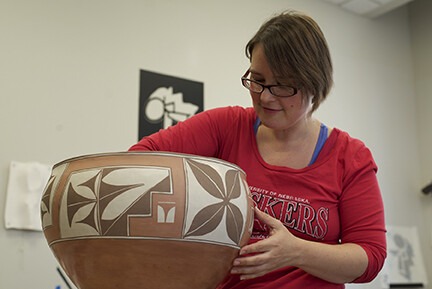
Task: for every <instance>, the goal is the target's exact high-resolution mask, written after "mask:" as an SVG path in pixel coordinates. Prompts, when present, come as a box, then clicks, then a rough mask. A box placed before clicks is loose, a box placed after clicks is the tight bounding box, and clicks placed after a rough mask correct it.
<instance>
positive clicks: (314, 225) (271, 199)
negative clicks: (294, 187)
mask: <svg viewBox="0 0 432 289" xmlns="http://www.w3.org/2000/svg"><path fill="white" fill-rule="evenodd" d="M251 194H252V199H253V201H254V202H255V204H256V205H257V207H258V209H260V210H261V211H263V212H265V213H267V214H269V215H270V216H272V217H274V218H276V219H278V220H279V221H281V222H282V223H283V224H284V225H285V226H286V227H288V228H290V229H293V230H296V231H298V232H301V233H303V234H307V235H308V236H310V237H313V238H316V239H323V238H324V237H325V236H326V234H327V230H328V227H327V221H328V219H329V210H328V208H323V207H321V208H318V209H316V208H314V207H313V206H312V205H311V204H309V201H308V200H306V199H298V198H294V197H286V198H280V197H279V196H280V194H279V195H278V197H276V196H269V195H265V194H262V193H261V192H257V191H251ZM254 227H255V229H256V230H258V231H261V232H262V231H267V228H266V226H265V225H264V224H262V223H261V222H260V221H258V220H255V224H254Z"/></svg>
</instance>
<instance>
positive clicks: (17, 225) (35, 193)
mask: <svg viewBox="0 0 432 289" xmlns="http://www.w3.org/2000/svg"><path fill="white" fill-rule="evenodd" d="M51 169H52V166H49V165H45V164H40V163H37V162H31V163H20V162H15V161H12V162H11V164H10V169H9V180H8V186H7V192H6V208H5V227H6V229H23V230H35V231H42V223H41V217H40V202H41V198H42V194H43V191H44V189H45V185H46V184H47V183H48V179H49V177H50V176H51Z"/></svg>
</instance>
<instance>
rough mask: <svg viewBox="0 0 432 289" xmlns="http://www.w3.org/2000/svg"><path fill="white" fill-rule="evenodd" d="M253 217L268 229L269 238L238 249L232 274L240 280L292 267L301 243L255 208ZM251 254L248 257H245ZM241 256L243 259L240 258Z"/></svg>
mask: <svg viewBox="0 0 432 289" xmlns="http://www.w3.org/2000/svg"><path fill="white" fill-rule="evenodd" d="M255 216H256V217H257V218H258V219H259V220H260V221H261V222H263V223H264V224H265V225H267V227H268V228H269V234H270V237H268V238H267V239H264V240H261V241H258V242H256V243H254V244H250V245H246V246H244V247H243V248H241V249H240V257H238V258H236V259H235V260H234V262H233V268H232V270H231V273H232V274H240V279H242V280H245V279H252V278H255V277H259V276H262V275H265V274H267V273H269V272H271V271H274V270H276V269H279V268H282V267H286V266H293V264H294V263H295V259H296V258H297V257H298V253H297V250H296V247H297V246H298V245H299V242H301V240H300V239H298V238H297V237H295V236H294V235H293V234H291V232H289V231H288V229H287V228H285V226H284V225H283V224H282V223H281V222H280V221H279V220H277V219H275V218H272V217H271V216H269V215H267V214H266V213H263V212H261V211H260V210H258V209H257V208H256V207H255ZM248 254H252V255H249V256H245V255H248ZM242 256H243V257H242Z"/></svg>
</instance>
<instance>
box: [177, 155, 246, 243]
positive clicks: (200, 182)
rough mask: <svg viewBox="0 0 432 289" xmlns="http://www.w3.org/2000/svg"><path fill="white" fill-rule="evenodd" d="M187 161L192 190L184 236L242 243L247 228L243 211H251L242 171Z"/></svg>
mask: <svg viewBox="0 0 432 289" xmlns="http://www.w3.org/2000/svg"><path fill="white" fill-rule="evenodd" d="M184 162H185V167H186V174H187V180H188V189H187V191H188V192H189V195H188V200H187V213H186V217H185V226H184V232H183V234H184V238H186V239H201V240H206V241H213V242H216V243H225V244H228V245H233V246H238V245H239V244H240V240H241V237H242V236H243V232H244V230H245V228H246V227H247V226H246V221H247V216H246V215H243V213H242V212H249V208H248V204H247V198H246V197H245V196H246V195H247V191H246V188H247V186H245V185H244V182H243V181H242V179H241V177H240V172H239V171H238V170H235V169H231V168H229V167H226V166H215V165H212V163H211V162H207V161H203V160H200V161H198V160H192V159H185V161H184ZM246 229H248V228H246Z"/></svg>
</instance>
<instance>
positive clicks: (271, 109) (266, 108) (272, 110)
mask: <svg viewBox="0 0 432 289" xmlns="http://www.w3.org/2000/svg"><path fill="white" fill-rule="evenodd" d="M263 110H264V111H265V112H267V113H277V112H279V111H281V110H282V109H275V108H268V107H263Z"/></svg>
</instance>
